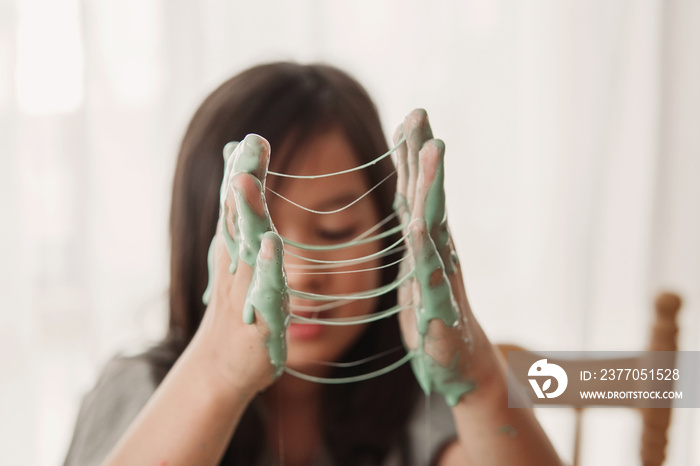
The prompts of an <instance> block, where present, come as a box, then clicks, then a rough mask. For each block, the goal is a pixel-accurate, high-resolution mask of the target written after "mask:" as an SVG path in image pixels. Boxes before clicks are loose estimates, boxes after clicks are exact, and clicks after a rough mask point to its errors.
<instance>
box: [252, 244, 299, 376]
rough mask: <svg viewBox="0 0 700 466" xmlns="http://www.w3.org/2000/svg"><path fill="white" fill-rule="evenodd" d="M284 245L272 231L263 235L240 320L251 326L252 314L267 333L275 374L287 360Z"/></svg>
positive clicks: (287, 315)
mask: <svg viewBox="0 0 700 466" xmlns="http://www.w3.org/2000/svg"><path fill="white" fill-rule="evenodd" d="M283 259H284V245H283V243H282V238H281V237H280V236H279V235H278V234H277V233H275V232H272V231H268V232H266V233H265V234H264V235H263V237H262V240H261V245H260V251H259V252H258V255H257V261H256V265H255V271H254V274H253V281H252V283H251V284H250V287H249V289H248V294H247V296H246V301H245V305H244V307H243V321H244V322H245V323H247V324H252V323H254V322H255V320H256V312H255V311H257V314H258V315H259V316H260V317H262V320H263V321H264V322H265V325H266V326H267V330H268V332H269V333H268V336H267V341H266V345H267V348H268V352H269V355H270V363H271V364H272V365H273V366H274V367H275V372H276V374H277V375H279V374H280V373H281V371H282V370H283V369H284V363H285V361H286V359H287V347H286V341H285V332H286V330H287V326H288V325H289V314H288V312H287V306H288V294H287V290H288V288H287V281H286V278H285V274H284V268H283Z"/></svg>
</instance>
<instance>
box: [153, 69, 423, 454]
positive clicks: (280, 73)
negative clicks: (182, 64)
mask: <svg viewBox="0 0 700 466" xmlns="http://www.w3.org/2000/svg"><path fill="white" fill-rule="evenodd" d="M335 128H337V129H340V130H341V131H343V132H344V134H345V136H346V137H347V140H348V142H349V143H350V144H351V146H352V148H353V149H354V152H355V154H356V156H357V158H358V161H359V162H360V163H365V162H367V161H369V160H372V159H373V158H374V157H376V156H377V155H379V154H381V153H383V152H385V151H386V150H387V149H388V148H387V145H386V141H385V139H384V134H383V132H382V128H381V123H380V120H379V116H378V114H377V110H376V108H375V106H374V104H373V103H372V101H371V99H370V97H369V95H368V94H367V92H366V91H365V90H364V89H363V88H362V86H361V85H360V84H359V83H357V81H355V80H354V79H352V78H351V77H350V76H348V75H347V74H345V73H344V72H342V71H340V70H338V69H337V68H334V67H331V66H327V65H319V64H316V65H299V64H295V63H271V64H266V65H261V66H256V67H254V68H250V69H248V70H246V71H244V72H242V73H241V74H239V75H237V76H235V77H233V78H231V79H230V80H228V81H226V82H225V83H224V84H222V85H221V86H220V87H219V88H218V89H216V90H215V91H214V92H213V93H212V94H211V95H209V97H207V98H206V100H205V101H204V103H203V104H202V105H201V106H200V107H199V109H198V110H197V112H196V113H195V115H194V117H193V118H192V121H191V122H190V124H189V127H188V128H187V131H186V133H185V137H184V139H183V141H182V146H181V148H180V153H179V156H178V160H177V166H176V170H175V178H174V183H173V198H172V208H171V213H170V237H171V262H170V274H171V277H170V325H169V337H168V339H167V342H168V344H169V345H171V346H172V347H173V348H174V351H175V353H176V354H178V355H179V353H180V352H181V351H182V350H183V349H184V347H185V346H186V345H187V344H188V343H189V341H190V340H191V338H192V336H193V335H194V333H195V332H196V330H197V327H198V325H199V323H200V321H201V319H202V315H203V313H204V310H205V306H204V305H203V304H202V294H203V292H204V289H205V287H206V284H207V279H208V277H207V274H208V272H207V263H206V258H207V250H208V248H209V243H210V242H211V239H212V237H213V236H214V232H215V228H216V223H217V218H218V213H219V211H218V208H219V206H218V203H219V185H220V182H221V178H222V176H223V169H224V164H223V157H222V149H223V147H224V145H225V144H226V143H227V142H229V141H240V140H242V139H243V138H244V137H245V135H246V134H248V133H257V134H260V135H262V136H264V137H265V138H266V139H267V140H268V141H269V142H270V145H271V147H272V156H271V161H270V167H271V169H273V170H275V171H284V168H285V167H286V166H287V165H288V164H289V163H290V161H291V159H292V158H293V157H294V151H293V149H288V150H287V151H286V153H280V151H279V150H277V151H276V148H280V147H283V146H284V147H287V148H293V147H298V146H299V145H301V144H303V143H304V142H305V141H306V140H308V139H310V138H311V137H313V136H314V135H317V134H319V132H321V131H326V130H330V129H335ZM283 143H284V144H283ZM392 170H393V164H392V162H391V160H390V159H388V158H386V159H384V160H383V161H382V162H381V163H378V164H376V165H373V166H372V167H371V168H370V169H367V170H363V171H362V173H363V174H364V175H365V176H367V181H368V183H369V185H370V186H374V185H375V184H376V183H378V182H379V181H380V180H382V179H383V178H384V177H386V176H387V175H388V174H390V173H391V171H392ZM395 180H396V178H395V177H391V178H390V179H389V180H388V181H387V182H386V183H383V184H382V185H380V186H379V188H378V189H376V190H375V191H374V192H373V194H374V196H373V199H374V201H375V202H376V204H377V206H378V208H379V212H380V218H384V217H386V216H387V215H389V214H390V213H391V212H392V202H393V199H394V193H395V189H396V187H395V186H396V185H395ZM394 225H396V223H395V222H393V223H391V224H389V225H387V227H386V228H391V227H392V226H394ZM396 239H397V237H396V236H392V237H389V238H386V239H385V240H384V242H383V243H384V244H383V247H386V246H388V245H389V244H390V243H391V242H393V241H396ZM382 270H383V272H382V274H383V276H382V281H383V283H389V282H391V281H392V280H393V279H394V278H395V277H396V274H397V270H396V268H395V267H388V268H385V269H382ZM395 303H396V295H395V293H390V294H387V295H384V296H383V297H382V298H381V301H380V302H379V304H378V306H379V308H380V309H386V308H388V307H391V306H393V305H394V304H395ZM399 345H401V336H400V332H399V329H398V323H397V322H396V319H395V318H392V319H383V320H380V321H378V322H375V323H373V324H372V325H370V326H369V327H368V328H367V330H366V331H365V332H364V333H363V335H362V336H361V337H360V338H359V339H358V341H357V342H356V343H355V344H354V345H353V346H352V347H351V348H350V349H349V350H348V351H347V352H346V354H345V355H343V357H342V360H344V361H353V360H358V359H361V358H364V357H367V356H369V355H373V354H378V353H380V352H382V351H384V350H387V349H391V348H394V347H396V346H399ZM387 364H388V362H387V360H386V358H382V359H379V360H377V361H373V362H371V363H368V364H363V365H361V366H360V367H359V368H358V369H357V371H358V373H359V372H363V373H364V372H369V371H372V370H376V369H378V368H379V367H382V366H385V365H387ZM335 375H337V374H335ZM342 375H343V376H347V375H351V374H349V373H348V372H343V374H342ZM332 376H334V374H331V377H332ZM417 393H418V391H417V384H416V382H415V379H414V377H413V374H412V373H411V370H410V367H408V365H404V366H403V367H401V368H399V369H398V370H395V371H393V372H391V373H389V374H387V375H384V376H381V377H379V378H375V379H371V380H369V381H365V382H361V383H356V384H345V385H328V386H324V389H323V395H322V404H323V406H322V410H321V412H322V413H323V419H322V420H321V422H322V424H321V427H322V432H321V434H322V436H323V439H324V443H325V445H326V447H327V448H328V450H329V453H330V454H331V456H332V457H333V460H334V463H335V464H379V463H380V462H381V460H382V459H383V458H384V457H385V455H386V453H387V452H388V450H389V448H391V446H392V445H393V444H395V442H396V441H397V439H398V436H399V434H400V433H401V432H402V430H403V427H404V426H405V424H406V422H407V419H408V416H409V414H410V412H411V407H412V406H413V404H414V402H415V400H416V397H417ZM256 405H257V402H256V403H253V404H252V405H251V406H250V407H249V409H248V411H247V412H246V415H245V416H244V418H243V420H242V421H241V423H240V425H239V427H238V428H237V430H236V433H235V435H234V437H233V439H232V441H231V444H230V445H229V449H228V451H227V453H226V455H225V457H224V461H223V463H222V464H253V463H254V462H255V459H256V458H257V457H258V455H259V454H260V453H261V451H262V449H263V448H264V447H265V436H264V432H265V431H264V429H263V424H262V423H263V420H262V416H261V415H260V410H259V409H257V408H256Z"/></svg>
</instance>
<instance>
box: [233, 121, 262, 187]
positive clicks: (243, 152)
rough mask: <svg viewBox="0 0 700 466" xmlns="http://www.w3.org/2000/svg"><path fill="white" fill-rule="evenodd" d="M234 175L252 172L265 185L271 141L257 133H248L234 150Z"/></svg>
mask: <svg viewBox="0 0 700 466" xmlns="http://www.w3.org/2000/svg"><path fill="white" fill-rule="evenodd" d="M233 157H234V158H233V167H232V176H235V175H237V174H238V173H250V174H251V175H253V176H255V177H256V178H257V179H258V180H260V182H261V184H262V186H263V187H265V182H266V179H267V167H268V165H269V164H270V143H269V142H267V139H265V138H264V137H262V136H259V135H257V134H249V135H247V136H246V137H245V138H244V139H243V141H241V143H240V144H238V145H237V146H236V148H235V150H234V151H233Z"/></svg>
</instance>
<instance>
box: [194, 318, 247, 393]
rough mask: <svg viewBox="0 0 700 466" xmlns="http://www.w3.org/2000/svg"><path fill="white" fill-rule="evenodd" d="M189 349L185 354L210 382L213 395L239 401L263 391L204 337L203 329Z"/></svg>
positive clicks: (200, 373) (203, 378) (201, 375)
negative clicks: (243, 375)
mask: <svg viewBox="0 0 700 466" xmlns="http://www.w3.org/2000/svg"><path fill="white" fill-rule="evenodd" d="M185 353H186V354H183V356H184V357H186V358H187V359H188V360H189V363H191V364H192V365H193V366H195V367H196V368H197V374H198V376H199V377H201V380H202V381H203V383H204V384H206V387H207V390H208V392H209V393H210V395H211V396H212V397H213V398H214V399H216V400H218V401H219V402H222V403H226V402H227V401H236V402H243V403H246V404H248V403H250V402H251V401H252V400H253V398H255V396H256V395H257V394H258V392H259V391H260V389H257V388H256V387H255V386H254V385H253V384H252V383H249V382H248V381H247V380H246V378H245V377H242V376H240V377H239V376H236V374H235V373H234V371H235V368H236V367H237V366H238V365H237V364H235V363H234V362H232V361H230V360H229V358H227V355H225V354H222V349H221V348H219V347H217V346H216V345H213V344H212V343H211V342H210V341H209V340H208V339H206V338H202V337H201V335H200V334H199V332H198V333H197V334H196V335H195V337H194V338H193V339H192V342H191V343H190V345H189V346H188V347H187V349H186V350H185Z"/></svg>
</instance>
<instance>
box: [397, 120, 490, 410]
mask: <svg viewBox="0 0 700 466" xmlns="http://www.w3.org/2000/svg"><path fill="white" fill-rule="evenodd" d="M404 137H405V142H403V143H401V144H400V145H399V146H398V148H397V158H398V182H397V196H396V202H395V205H394V207H395V209H396V210H397V212H398V214H399V217H400V219H401V222H402V223H403V224H405V225H407V228H406V230H407V231H406V232H405V233H407V234H408V241H407V247H408V251H409V257H410V259H409V260H408V261H404V263H405V264H406V265H404V266H403V270H402V271H401V272H400V273H401V274H405V273H410V272H411V268H412V269H413V276H412V277H411V279H409V280H407V281H406V282H405V284H404V285H403V286H402V287H401V288H400V289H399V302H400V304H402V305H404V306H406V307H407V308H408V309H405V310H403V311H402V312H401V314H400V316H399V320H400V323H401V329H402V333H403V337H404V342H405V344H406V346H407V347H408V349H409V350H410V351H413V352H414V357H413V359H412V360H411V362H412V365H413V370H414V372H415V375H416V377H417V378H418V382H419V383H420V385H421V387H422V388H423V390H424V391H425V392H426V393H430V392H431V391H436V392H439V393H441V394H442V395H443V396H444V397H445V399H446V401H447V402H448V404H450V405H452V406H454V405H455V404H457V402H458V401H459V399H460V397H461V396H462V395H463V394H465V393H467V392H469V391H471V390H472V389H474V387H475V381H476V376H477V373H478V374H479V375H480V374H481V372H483V371H481V370H479V367H478V366H479V364H478V362H479V361H478V360H477V358H476V357H475V356H476V355H485V356H487V357H486V359H487V360H488V361H484V362H488V363H489V364H492V363H493V361H494V360H495V358H494V356H493V349H492V348H491V345H490V343H489V342H488V340H487V339H486V337H485V335H484V334H483V332H482V330H481V328H480V327H479V325H478V324H477V322H476V320H475V319H474V316H473V314H472V311H471V308H470V306H469V301H468V300H467V294H466V291H465V289H464V282H463V279H462V272H461V270H460V265H459V261H458V258H457V254H456V252H455V248H454V244H453V242H452V238H451V237H450V234H449V229H448V227H447V217H446V213H445V191H444V165H443V161H444V155H445V145H444V143H443V142H442V141H441V140H439V139H434V138H433V135H432V130H431V129H430V124H429V123H428V116H427V114H426V112H425V111H424V110H414V111H413V112H411V113H410V114H409V115H408V116H407V117H406V120H405V121H404V124H403V125H401V126H399V128H398V129H397V131H396V133H395V135H394V142H395V143H396V144H398V143H399V141H401V139H402V138H404ZM487 373H488V371H487Z"/></svg>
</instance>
